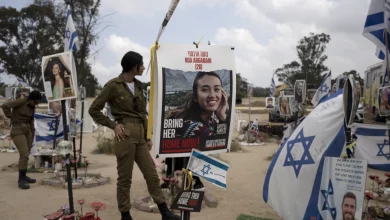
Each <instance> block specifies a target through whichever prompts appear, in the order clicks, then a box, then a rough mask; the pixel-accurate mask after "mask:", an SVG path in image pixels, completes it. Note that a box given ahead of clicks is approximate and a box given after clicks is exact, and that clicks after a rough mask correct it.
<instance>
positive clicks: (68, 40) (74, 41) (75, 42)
mask: <svg viewBox="0 0 390 220" xmlns="http://www.w3.org/2000/svg"><path fill="white" fill-rule="evenodd" d="M79 48H80V46H79V37H78V35H77V30H76V27H75V26H74V23H73V19H72V13H71V11H70V6H69V5H68V11H67V13H66V28H65V45H64V51H68V50H73V51H74V52H76V51H77V50H78V49H79Z"/></svg>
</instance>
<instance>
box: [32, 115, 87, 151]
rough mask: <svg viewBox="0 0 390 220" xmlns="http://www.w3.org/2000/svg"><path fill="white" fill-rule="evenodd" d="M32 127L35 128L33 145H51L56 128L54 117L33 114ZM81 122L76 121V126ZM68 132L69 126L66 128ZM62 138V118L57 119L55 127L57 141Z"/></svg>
mask: <svg viewBox="0 0 390 220" xmlns="http://www.w3.org/2000/svg"><path fill="white" fill-rule="evenodd" d="M34 119H35V120H34V126H35V144H37V145H38V144H39V145H45V144H52V143H53V140H54V134H55V128H56V116H55V115H46V114H39V113H35V114H34ZM80 124H81V121H80V120H79V119H76V126H78V125H80ZM66 129H68V131H69V125H67V128H66ZM61 138H64V129H63V124H62V117H60V118H59V119H58V127H57V140H58V139H61Z"/></svg>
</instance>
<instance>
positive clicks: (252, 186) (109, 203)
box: [0, 114, 384, 220]
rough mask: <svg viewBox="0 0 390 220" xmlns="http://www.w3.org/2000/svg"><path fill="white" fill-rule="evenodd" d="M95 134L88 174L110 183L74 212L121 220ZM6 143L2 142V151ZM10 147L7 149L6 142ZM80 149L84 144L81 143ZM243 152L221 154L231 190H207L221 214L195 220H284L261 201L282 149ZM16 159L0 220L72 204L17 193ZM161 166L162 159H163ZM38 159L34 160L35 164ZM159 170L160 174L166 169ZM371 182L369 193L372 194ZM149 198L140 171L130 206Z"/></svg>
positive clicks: (87, 142) (58, 192)
mask: <svg viewBox="0 0 390 220" xmlns="http://www.w3.org/2000/svg"><path fill="white" fill-rule="evenodd" d="M248 118H249V115H247V114H242V115H241V119H245V120H248ZM256 118H258V120H259V122H260V123H261V122H267V120H268V115H267V114H252V115H251V119H252V120H254V119H256ZM97 135H98V132H95V133H94V134H84V136H83V149H84V150H83V151H84V155H86V156H87V157H88V159H89V161H90V162H91V165H90V167H89V168H88V172H89V173H100V174H101V175H102V176H108V177H110V178H111V180H110V182H109V183H108V184H106V185H103V186H99V187H95V188H89V189H87V188H81V189H75V190H73V197H74V202H75V209H76V210H79V208H80V207H79V205H78V204H77V200H79V199H85V200H86V205H84V208H83V210H84V212H87V211H92V209H91V208H90V207H89V205H90V204H91V203H92V202H94V201H100V202H103V203H105V204H106V209H105V210H103V211H100V212H99V216H100V217H101V218H102V219H103V220H115V219H120V214H119V212H118V211H117V203H116V176H117V175H116V160H115V156H109V155H94V154H91V151H92V149H93V148H94V147H95V145H96V138H95V136H97ZM1 144H2V143H1V142H0V145H1ZM5 144H8V141H6V143H5ZM77 146H79V140H77ZM244 149H245V151H244V152H239V153H228V154H221V159H222V160H224V161H226V162H227V163H229V164H230V168H229V171H228V180H227V190H222V189H220V188H218V187H216V186H214V185H212V184H209V183H208V182H206V181H203V182H204V183H205V185H206V190H207V191H209V192H211V193H212V194H213V195H214V196H215V197H216V199H217V200H218V202H219V204H218V207H217V208H209V207H207V206H205V207H204V208H203V209H202V212H201V213H193V214H192V215H191V219H193V220H205V219H210V220H211V219H223V220H235V219H237V217H238V216H239V215H240V214H247V215H251V216H255V217H262V218H269V219H275V220H277V219H280V218H279V217H278V216H277V214H276V213H275V212H274V211H273V210H272V208H270V207H269V206H268V205H267V204H265V202H264V201H263V198H262V188H263V182H264V178H265V174H266V172H267V169H268V166H269V164H270V161H268V160H267V159H266V158H267V157H268V156H270V155H272V154H273V153H274V152H275V151H276V150H277V149H278V145H277V144H276V143H275V142H274V141H272V142H271V143H266V144H265V145H263V146H258V147H244ZM17 160H18V154H17V153H0V216H1V217H0V219H1V220H24V219H34V220H41V219H43V217H42V216H43V215H45V214H50V213H52V212H54V211H56V210H58V209H59V208H60V207H61V206H63V205H65V204H68V193H67V190H66V189H64V188H56V187H51V186H44V185H40V183H35V184H32V185H31V189H29V190H26V191H22V190H19V189H18V187H17V172H16V171H15V170H14V169H11V168H8V167H7V166H8V165H10V164H13V163H16V162H17ZM159 160H160V161H161V159H159ZM32 161H33V158H30V162H32ZM161 167H162V165H161V166H160V168H159V170H160V169H161ZM368 173H369V174H376V175H380V176H383V174H384V172H381V171H376V170H371V169H369V171H368ZM29 175H30V176H31V177H33V178H36V179H37V180H38V182H39V180H41V179H43V178H45V177H46V175H47V174H41V173H32V174H29ZM369 183H370V181H367V184H366V187H367V188H370V187H371V186H370V184H369ZM144 195H148V192H147V187H146V184H145V180H144V178H143V176H142V174H141V172H140V170H139V169H138V167H137V166H136V165H135V168H134V174H133V183H132V187H131V197H132V199H131V201H132V202H133V200H134V198H136V197H139V196H144ZM131 214H132V216H133V217H134V219H140V220H152V219H156V220H157V219H161V217H160V215H159V214H156V213H146V212H142V211H138V210H137V209H135V208H133V209H132V210H131Z"/></svg>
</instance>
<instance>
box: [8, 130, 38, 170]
mask: <svg viewBox="0 0 390 220" xmlns="http://www.w3.org/2000/svg"><path fill="white" fill-rule="evenodd" d="M10 136H11V138H12V141H13V142H14V144H15V146H16V148H17V149H18V151H19V165H18V167H19V170H27V165H28V157H29V155H30V152H31V148H32V142H33V135H32V133H31V129H30V125H29V124H16V125H13V126H12V129H11V132H10Z"/></svg>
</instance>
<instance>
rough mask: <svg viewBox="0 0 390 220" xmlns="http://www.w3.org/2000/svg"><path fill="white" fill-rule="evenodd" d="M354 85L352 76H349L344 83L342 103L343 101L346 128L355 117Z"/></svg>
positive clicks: (355, 93)
mask: <svg viewBox="0 0 390 220" xmlns="http://www.w3.org/2000/svg"><path fill="white" fill-rule="evenodd" d="M356 95H357V92H356V84H355V79H354V78H353V76H352V75H349V76H348V77H347V78H346V80H345V83H344V91H343V101H344V114H345V121H346V123H347V126H348V127H350V126H351V125H352V124H353V119H354V117H355V115H356V111H357V107H358V106H357V105H356V99H357V97H356Z"/></svg>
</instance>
